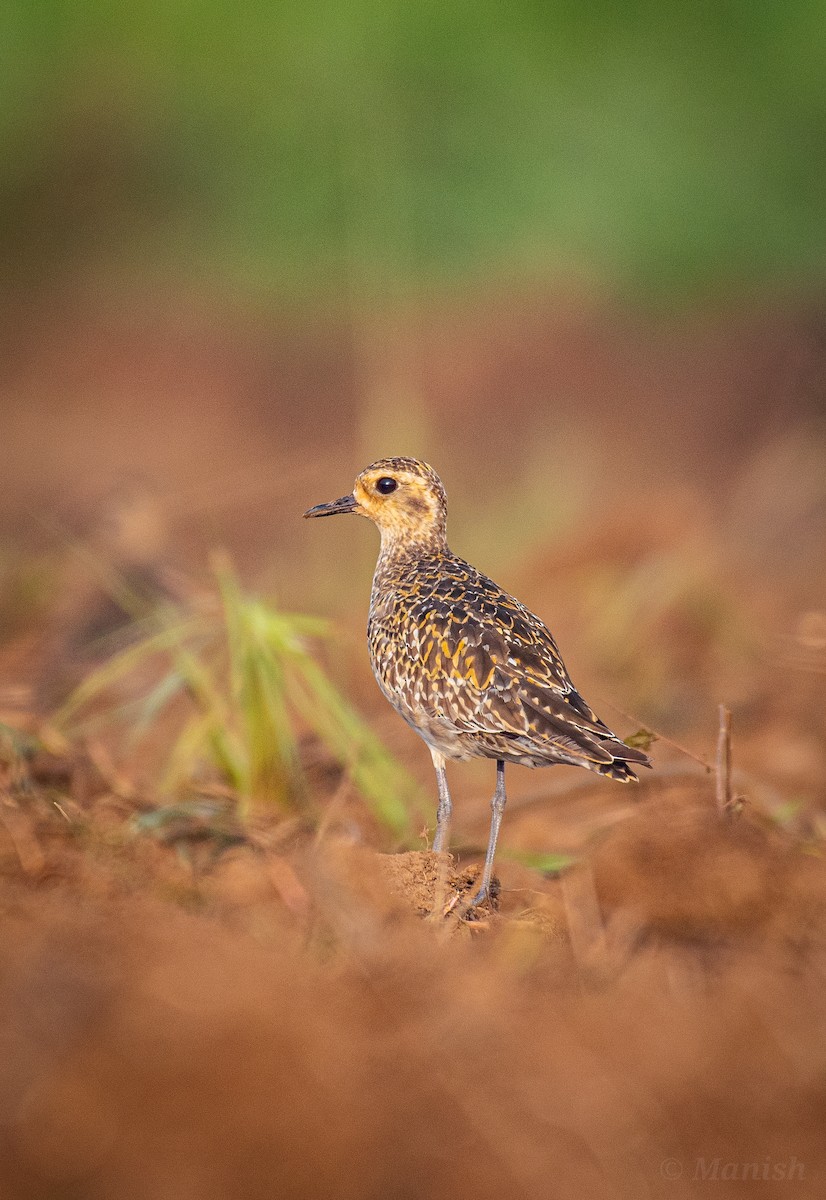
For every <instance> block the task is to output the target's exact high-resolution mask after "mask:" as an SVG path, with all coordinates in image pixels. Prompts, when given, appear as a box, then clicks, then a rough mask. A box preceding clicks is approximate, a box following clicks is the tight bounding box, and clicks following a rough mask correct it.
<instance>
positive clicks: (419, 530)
mask: <svg viewBox="0 0 826 1200" xmlns="http://www.w3.org/2000/svg"><path fill="white" fill-rule="evenodd" d="M338 513H356V514H357V515H358V516H360V517H369V518H370V520H371V521H374V522H375V523H376V525H378V527H379V530H380V531H381V537H382V545H383V546H387V545H392V544H394V543H397V544H399V545H405V544H422V543H423V544H426V545H428V546H431V545H432V546H436V547H439V546H443V545H444V542H445V528H446V524H447V496H446V494H445V489H444V487H443V486H442V481H441V480H440V479H439V476H438V475H437V474H436V472H435V471H434V470H433V468H432V467H431V466H428V464H427V463H425V462H420V461H419V460H418V459H417V458H380V459H379V460H378V462H374V463H371V465H370V466H369V467H366V468H365V470H363V471H362V472H361V474H360V475H359V476H358V478H357V479H356V482H355V486H354V488H353V491H352V492H351V494H350V495H349V496H342V497H341V499H340V500H333V501H332V502H331V503H329V504H317V505H316V506H315V507H314V508H310V509H308V510H307V512H305V514H304V516H305V517H332V516H335V515H336V514H338Z"/></svg>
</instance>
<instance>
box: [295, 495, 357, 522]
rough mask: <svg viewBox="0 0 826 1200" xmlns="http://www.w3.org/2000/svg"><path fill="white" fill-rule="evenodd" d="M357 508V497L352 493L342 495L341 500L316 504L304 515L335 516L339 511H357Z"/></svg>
mask: <svg viewBox="0 0 826 1200" xmlns="http://www.w3.org/2000/svg"><path fill="white" fill-rule="evenodd" d="M357 508H358V505H357V504H356V498H355V496H354V495H353V494H352V493H350V495H349V496H342V497H341V499H340V500H331V501H330V503H329V504H316V506H315V508H308V509H307V511H306V512H305V514H304V516H305V517H334V516H336V515H337V513H350V512H355V511H356V509H357Z"/></svg>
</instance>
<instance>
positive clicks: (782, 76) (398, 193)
mask: <svg viewBox="0 0 826 1200" xmlns="http://www.w3.org/2000/svg"><path fill="white" fill-rule="evenodd" d="M824 33H826V7H825V6H824V3H823V0H788V2H787V3H785V4H779V3H777V2H776V0H726V2H724V3H717V4H711V3H704V2H700V3H697V2H696V0H695V2H691V3H687V2H684V0H683V2H672V3H669V4H655V3H653V2H652V0H629V2H628V3H626V4H623V5H621V6H618V5H613V4H608V3H606V2H604V0H603V2H601V3H595V4H590V5H587V6H582V5H581V4H574V3H572V2H571V0H557V3H555V4H553V5H543V4H537V3H536V2H535V0H517V2H516V3H514V4H511V5H502V4H499V3H495V2H493V0H475V2H474V3H473V4H470V3H463V2H457V3H448V4H444V3H442V2H441V0H421V2H420V3H419V4H416V5H411V4H409V3H406V2H401V0H381V2H377V0H346V2H344V0H326V2H322V3H319V4H316V5H306V4H302V3H297V2H296V0H282V2H281V3H279V4H276V5H273V4H270V3H264V2H258V3H241V4H240V5H230V4H228V3H226V2H225V0H201V2H200V3H195V4H173V5H170V4H165V3H159V2H158V0H138V2H137V3H135V4H133V5H121V6H112V5H109V4H103V3H100V0H82V2H81V3H80V4H71V3H66V2H65V0H25V2H23V0H12V2H11V3H9V4H7V5H4V6H3V7H2V10H0V47H2V49H1V50H0V54H2V71H0V135H1V136H2V145H3V157H4V172H3V178H2V181H0V246H2V251H3V254H4V257H5V258H6V260H7V263H8V264H9V266H10V269H11V275H10V278H11V279H12V281H17V282H20V281H26V282H29V281H36V280H37V279H38V277H39V276H40V275H41V274H42V273H44V272H47V271H49V272H51V271H53V270H54V268H55V266H56V265H57V264H59V263H61V262H62V263H63V264H64V265H66V266H71V265H72V264H75V263H77V262H83V263H85V264H88V263H89V261H90V260H91V261H92V262H98V263H100V264H101V265H103V266H106V267H107V268H109V269H114V270H120V269H125V270H126V271H128V272H129V273H130V274H131V273H134V272H135V271H136V270H142V271H147V272H149V273H150V275H151V274H152V273H153V272H161V273H163V274H166V273H168V272H169V270H170V267H172V268H174V269H175V270H176V271H177V272H179V273H181V274H183V275H185V276H192V277H193V278H195V279H196V280H197V279H204V278H206V279H216V278H218V279H223V280H224V281H226V280H230V281H232V280H235V281H236V283H237V284H238V285H239V286H241V287H243V288H245V289H246V288H249V289H259V288H260V289H265V290H272V289H277V290H279V291H280V292H281V293H282V294H292V295H293V296H294V297H296V298H300V297H313V296H315V295H317V294H319V293H323V292H332V293H334V294H341V293H342V290H343V291H344V292H345V294H350V295H352V296H353V297H355V299H356V300H358V301H369V300H371V299H375V298H376V297H380V296H382V295H384V294H386V293H387V292H389V291H403V290H404V289H406V288H408V287H411V286H416V285H421V284H423V283H428V282H441V283H452V282H456V281H462V280H467V279H472V278H473V277H474V276H476V275H477V274H481V273H485V274H487V275H489V274H490V273H491V272H495V273H499V274H500V275H510V276H517V277H519V276H525V275H532V274H538V273H541V274H546V273H547V272H548V271H549V270H550V271H556V272H561V273H565V272H570V273H572V274H578V275H584V276H585V277H596V278H597V279H600V280H602V281H608V282H609V283H618V284H621V285H623V286H626V287H627V286H644V287H645V288H646V289H648V288H652V287H653V288H654V289H661V290H662V289H670V288H671V287H673V286H674V285H679V286H681V287H698V286H708V285H712V284H715V283H719V282H720V281H722V280H729V281H734V282H735V283H740V284H742V283H760V282H766V281H769V282H776V281H778V280H780V281H783V280H784V279H788V280H790V281H794V282H798V283H799V282H802V283H804V284H805V283H807V282H808V283H812V282H813V281H822V278H823V269H824V265H826V263H825V262H824V260H825V259H826V234H825V233H824V230H826V186H824V184H826V169H825V166H826V164H825V163H824V156H823V152H822V151H823V138H824V131H826V70H825V69H824V67H825V66H826V62H824V59H825V58H826V53H825V52H824V46H826V39H825V38H824Z"/></svg>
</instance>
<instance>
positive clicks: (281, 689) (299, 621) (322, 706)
mask: <svg viewBox="0 0 826 1200" xmlns="http://www.w3.org/2000/svg"><path fill="white" fill-rule="evenodd" d="M213 570H214V574H215V579H216V583H217V598H216V599H217V603H216V602H213V603H212V605H210V606H204V608H203V610H202V611H199V612H195V613H193V612H189V611H183V610H181V609H178V608H167V609H164V610H162V611H158V612H157V613H156V614H154V615H153V616H152V617H150V618H147V619H145V620H144V621H143V622H142V623H141V625H142V633H141V637H140V640H139V641H137V642H136V643H133V644H131V645H129V646H128V647H126V648H125V649H123V650H121V651H120V652H118V653H116V654H114V655H113V656H112V657H111V658H109V659H107V661H106V662H105V663H103V664H102V665H101V666H100V667H98V668H97V669H96V670H95V671H94V672H92V673H91V674H90V675H89V676H87V678H86V679H85V680H84V681H83V682H82V683H81V684H80V686H79V687H78V688H77V689H76V690H75V691H74V692H73V694H72V695H71V696H70V697H69V699H68V701H67V702H66V704H65V705H64V706H63V708H62V709H61V710H60V712H59V713H58V714H57V717H56V724H57V725H58V727H59V728H62V729H65V730H66V731H67V732H70V733H75V734H76V733H79V732H81V731H83V730H84V729H85V728H88V723H89V720H90V718H92V712H91V710H92V706H93V705H94V706H95V713H94V717H93V719H94V720H95V721H97V722H99V721H100V720H101V716H100V712H99V709H100V702H101V701H104V702H105V701H106V698H107V693H110V692H111V690H112V689H114V688H116V687H122V686H123V685H124V684H125V683H127V682H129V681H130V680H132V681H139V682H140V681H142V694H141V695H140V698H139V699H138V700H137V701H133V702H131V703H130V704H128V705H126V706H123V705H115V704H111V703H110V705H109V706H108V707H104V711H103V718H102V719H103V720H104V721H107V720H117V719H121V720H122V719H124V718H126V719H127V720H128V722H129V723H130V725H131V728H132V735H133V737H134V738H135V739H139V738H141V737H142V736H144V735H145V734H146V733H147V732H148V731H149V730H150V729H151V728H152V726H153V725H154V723H155V722H157V720H158V718H159V717H160V716H161V714H162V713H163V712H164V711H165V710H167V709H168V707H169V706H170V705H171V704H172V702H173V701H180V699H181V698H182V697H183V698H185V699H186V701H187V703H186V706H185V708H186V715H185V716H184V718H183V721H182V724H181V725H180V727H179V729H178V731H177V734H176V735H175V738H174V741H173V744H172V746H171V749H170V752H169V756H168V762H167V767H166V772H165V775H164V777H163V780H162V783H161V790H162V791H164V792H168V793H173V794H180V793H181V792H184V791H186V790H187V789H188V788H191V787H192V785H193V784H194V783H195V782H196V781H197V780H198V779H199V778H203V775H204V772H205V770H206V771H207V772H210V773H211V774H213V775H215V774H216V773H217V775H218V776H219V778H220V779H221V780H222V781H223V782H224V783H225V784H227V785H228V786H229V787H230V788H231V789H232V791H233V792H234V793H235V794H236V795H237V797H238V802H239V810H240V812H241V814H242V815H245V814H247V813H248V812H249V811H250V809H251V808H254V807H260V806H263V805H268V804H272V805H275V806H276V807H277V808H279V809H281V810H282V811H283V812H285V813H287V812H292V813H296V812H298V813H301V814H302V815H304V816H308V815H309V816H312V815H313V814H312V812H311V806H310V800H309V794H308V788H307V786H306V780H305V776H304V769H303V766H302V761H301V754H300V739H301V737H302V734H305V733H307V732H308V731H309V732H311V733H312V734H314V735H315V736H316V737H318V739H319V740H320V741H321V742H322V743H323V744H324V746H325V747H326V748H327V750H328V751H329V753H330V754H331V755H332V757H333V758H334V759H335V760H336V762H338V763H339V764H340V765H341V766H342V768H343V769H344V771H345V772H346V774H347V776H348V777H349V778H350V779H351V781H352V783H353V785H354V786H355V788H356V789H357V790H358V791H359V792H360V793H361V795H362V796H363V798H364V800H365V802H366V803H367V805H368V807H369V809H370V811H371V813H372V815H373V816H374V817H375V819H376V820H377V821H378V822H379V823H380V825H381V826H382V827H383V828H384V829H385V830H386V831H388V832H389V833H390V834H392V835H393V837H394V838H395V839H397V840H399V841H404V840H406V839H408V838H409V837H410V835H411V812H412V810H413V809H414V808H416V807H418V804H419V797H418V794H417V788H416V785H415V783H414V781H413V780H412V779H411V777H410V776H409V775H408V774H407V772H406V771H405V770H404V768H403V767H402V766H401V764H400V763H399V762H398V761H397V760H396V759H394V758H393V757H392V756H391V755H390V753H389V752H388V751H387V750H386V749H385V747H384V746H383V745H382V744H381V742H380V741H379V740H378V739H377V738H376V736H375V735H374V734H373V733H372V731H371V730H370V729H369V728H368V726H367V725H366V723H365V722H364V721H363V719H362V718H361V717H360V716H359V714H358V713H357V712H356V711H355V709H353V708H352V707H351V706H350V704H349V703H348V702H347V701H346V700H345V699H344V698H343V696H341V694H340V693H339V692H338V690H337V689H336V688H335V686H334V685H333V683H332V682H331V680H330V679H329V678H328V676H327V674H326V672H325V671H324V669H323V668H322V667H321V666H320V664H319V663H318V661H317V660H316V658H315V657H314V655H313V651H312V640H313V639H318V638H328V637H330V636H331V633H332V630H331V627H330V625H329V623H328V622H326V621H323V620H321V619H319V618H316V617H312V616H307V615H305V614H301V613H287V612H282V611H280V610H279V609H277V608H275V607H274V606H272V605H270V604H267V603H265V602H264V601H262V600H259V599H256V598H255V597H253V596H249V595H247V594H246V593H245V592H244V591H243V589H242V587H241V585H240V583H239V580H238V578H237V575H236V574H235V571H234V570H233V568H232V566H231V564H230V562H229V560H228V559H227V558H226V557H225V556H223V555H215V557H214V560H213ZM158 661H160V663H161V667H160V671H161V673H160V677H158V672H157V670H155V671H154V673H153V674H152V682H151V684H146V682H145V679H146V674H147V667H149V666H150V665H151V664H153V663H155V662H158Z"/></svg>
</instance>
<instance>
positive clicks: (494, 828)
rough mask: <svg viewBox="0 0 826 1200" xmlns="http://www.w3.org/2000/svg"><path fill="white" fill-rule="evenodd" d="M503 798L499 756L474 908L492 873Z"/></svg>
mask: <svg viewBox="0 0 826 1200" xmlns="http://www.w3.org/2000/svg"><path fill="white" fill-rule="evenodd" d="M505 799H506V797H505V763H504V761H503V760H502V759H501V758H500V759H497V762H496V791H495V792H494V793H493V799H492V800H491V802H490V807H491V811H492V813H493V815H492V817H491V820H490V836H489V838H488V852H487V854H486V855H485V868H484V870H483V872H482V882H481V884H480V886H479V891H478V892H477V893H476V895H475V896H474V897H473V899H472V900H471V902H470V905H469V907H470V908H474V907H475V906H476V905H477V904H481V903H482V902H483V901H484V900H486V899H487V895H488V890H489V889H490V877H491V875H492V874H493V856H494V854H495V853H496V839H497V838H498V837H499V826H500V825H501V824H502V813H503V812H504V811H505Z"/></svg>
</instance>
